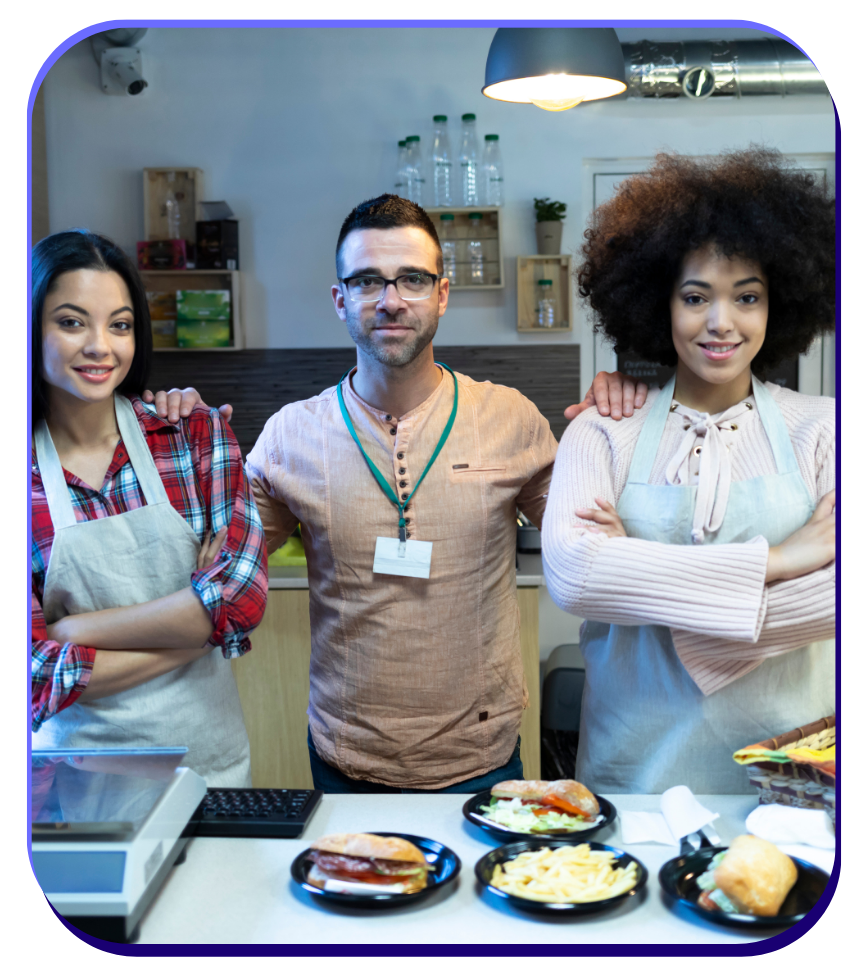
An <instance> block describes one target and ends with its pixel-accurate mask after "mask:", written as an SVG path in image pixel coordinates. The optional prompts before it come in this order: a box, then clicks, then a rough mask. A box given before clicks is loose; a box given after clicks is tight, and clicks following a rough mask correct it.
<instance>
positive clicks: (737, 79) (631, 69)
mask: <svg viewBox="0 0 867 973" xmlns="http://www.w3.org/2000/svg"><path fill="white" fill-rule="evenodd" d="M621 46H622V47H623V56H624V62H625V66H626V83H627V95H628V96H631V97H639V98H679V97H680V96H681V95H683V94H685V91H684V79H685V77H686V75H687V72H688V71H689V70H690V69H691V68H694V67H703V68H706V69H707V70H708V71H709V72H710V73H711V74H712V75H713V90H712V91H711V93H710V97H720V96H729V97H735V98H741V97H744V96H751V95H776V96H778V97H782V96H784V95H827V94H828V89H827V87H826V85H825V82H824V81H823V80H822V76H821V75H820V74H819V72H818V71H817V70H816V68H815V66H814V65H813V63H812V62H811V61H810V60H809V58H807V57H806V56H805V55H804V54H802V53H801V52H800V51H799V50H798V48H796V47H793V46H792V45H791V44H788V43H786V42H785V41H783V40H779V39H771V38H766V39H761V40H747V41H743V40H741V41H685V42H674V43H665V42H661V43H660V42H654V41H649V40H643V41H639V42H638V43H634V44H623V45H621Z"/></svg>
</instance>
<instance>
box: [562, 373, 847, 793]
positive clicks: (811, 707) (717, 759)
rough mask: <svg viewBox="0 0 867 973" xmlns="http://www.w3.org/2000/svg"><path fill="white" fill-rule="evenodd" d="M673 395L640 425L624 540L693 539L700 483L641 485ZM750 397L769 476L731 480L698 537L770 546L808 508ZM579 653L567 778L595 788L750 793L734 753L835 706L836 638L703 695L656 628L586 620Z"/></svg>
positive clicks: (782, 429) (784, 450)
mask: <svg viewBox="0 0 867 973" xmlns="http://www.w3.org/2000/svg"><path fill="white" fill-rule="evenodd" d="M673 395H674V378H672V379H671V380H670V381H669V382H668V383H667V384H666V386H665V387H664V388H663V389H662V391H661V392H660V394H659V396H658V397H657V399H656V401H655V402H654V404H653V407H652V409H651V411H650V414H649V415H648V417H647V420H646V422H645V424H644V427H643V429H642V430H641V435H640V436H639V439H638V443H637V445H636V448H635V454H634V456H633V458H632V464H631V465H630V468H629V478H628V481H627V484H626V487H625V488H624V490H623V494H622V495H621V497H620V502H619V503H618V505H617V513H618V514H619V516H620V518H621V520H622V521H623V526H624V528H625V530H626V534H627V536H629V537H640V538H643V539H644V540H649V541H661V542H663V543H665V544H691V543H692V525H693V524H692V521H693V511H694V508H695V502H696V493H697V489H698V488H697V487H695V486H669V485H660V486H654V485H651V484H650V483H648V480H649V478H650V474H651V470H652V468H653V463H654V460H655V458H656V454H657V451H658V449H659V444H660V441H661V439H662V434H663V430H664V429H665V423H666V421H667V420H668V415H669V412H670V408H671V401H672V398H673ZM753 395H754V397H755V401H756V406H757V409H758V414H759V418H760V419H761V421H762V424H763V425H764V428H765V432H766V433H767V436H768V439H769V440H770V443H771V447H772V449H773V454H774V461H775V464H776V467H777V473H776V474H775V475H772V476H759V477H756V478H754V479H752V480H743V481H740V482H733V483H732V484H731V489H730V493H729V499H728V505H727V507H726V513H725V519H724V520H723V523H722V525H721V527H720V529H719V530H718V531H717V532H716V533H707V534H706V535H705V543H707V544H732V543H744V542H746V541H748V540H750V539H751V538H753V537H757V536H759V535H762V536H764V537H765V538H766V539H767V541H768V543H769V544H770V545H771V546H775V545H777V544H779V543H781V542H782V541H783V540H785V539H786V538H787V537H788V536H789V535H790V534H792V533H793V532H794V531H796V530H798V529H799V528H800V527H803V525H804V524H805V523H806V522H807V521H808V520H809V519H810V517H811V516H812V513H813V509H814V504H813V501H812V500H811V497H810V493H809V491H808V490H807V487H806V484H805V483H804V481H803V479H802V477H801V474H800V471H799V470H798V464H797V460H796V458H795V453H794V450H793V449H792V443H791V440H790V439H789V433H788V430H787V429H786V425H785V422H784V421H783V416H782V414H781V413H780V410H779V409H778V408H777V405H776V403H775V402H774V400H773V398H772V397H771V394H770V393H769V392H768V391H767V389H766V388H765V387H764V386H763V385H762V383H761V382H759V381H758V380H757V379H755V378H754V379H753ZM647 569H648V571H652V570H653V565H652V564H648V565H647ZM581 649H582V652H583V655H584V660H585V665H586V670H587V677H586V683H585V687H584V698H583V701H582V706H581V730H580V736H579V741H578V760H577V767H576V777H577V779H578V780H580V781H582V783H584V784H586V785H587V786H588V787H589V788H590V789H591V790H593V791H594V792H596V793H597V794H598V793H603V794H605V793H612V794H629V793H632V794H659V793H662V791H664V790H666V789H667V788H669V787H672V786H673V785H675V784H686V785H687V786H689V787H690V788H691V789H692V791H693V793H695V794H740V793H750V792H751V787H750V784H749V782H748V778H747V774H746V771H745V770H744V768H743V767H740V766H738V765H737V764H736V763H735V762H734V761H733V760H732V754H733V753H734V751H735V750H737V749H738V748H739V747H743V746H746V745H747V744H750V743H758V742H759V741H760V740H766V739H768V738H769V737H773V736H777V735H778V734H780V733H783V732H785V731H787V730H791V729H794V728H795V727H797V726H803V725H804V724H805V723H810V722H811V721H813V720H816V719H819V718H821V717H823V716H828V715H829V714H830V713H833V712H834V711H835V692H834V690H835V680H834V641H833V640H830V641H826V642H814V643H812V644H810V645H806V646H804V647H803V648H800V649H796V650H794V651H792V652H787V653H785V654H784V655H780V656H775V657H774V658H771V659H766V660H765V661H764V662H762V664H761V665H760V666H758V667H757V668H756V669H753V670H752V671H751V672H749V673H748V674H747V675H746V676H743V677H742V678H740V679H738V680H736V681H735V682H733V683H730V684H729V685H727V686H725V687H724V688H723V689H721V690H719V691H718V692H716V693H713V694H711V695H710V696H705V695H703V694H702V692H701V690H700V689H699V688H698V686H697V685H696V684H695V683H694V682H693V680H692V679H691V677H690V676H689V674H688V673H687V671H686V669H685V668H684V666H683V664H682V663H681V661H680V659H679V658H678V656H677V652H676V651H675V648H674V643H673V642H672V638H671V631H670V630H669V629H668V628H667V627H665V626H663V625H631V626H630V625H605V624H603V623H601V622H586V623H585V626H584V628H583V631H582V636H581Z"/></svg>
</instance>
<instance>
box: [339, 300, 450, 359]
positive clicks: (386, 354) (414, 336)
mask: <svg viewBox="0 0 867 973" xmlns="http://www.w3.org/2000/svg"><path fill="white" fill-rule="evenodd" d="M416 321H417V323H418V324H419V325H420V327H419V329H418V330H416V331H413V332H412V333H411V334H410V335H409V336H407V337H406V338H402V339H394V338H390V339H386V340H385V342H384V343H380V342H377V340H376V339H375V338H374V332H367V331H365V330H364V327H363V326H362V325H361V324H360V322H358V321H357V320H354V319H353V317H352V316H350V315H347V318H346V326H347V329H348V330H349V336H350V337H351V338H352V340H353V341H354V342H355V344H356V345H357V346H358V347H359V348H360V349H361V350H362V351H363V352H364V353H365V354H366V355H367V356H368V357H370V358H372V359H373V360H374V361H377V362H379V363H380V364H381V365H388V366H390V367H392V368H401V367H402V366H404V365H409V363H410V362H413V361H415V360H416V358H418V356H419V355H420V354H421V353H422V352H423V351H424V350H425V348H427V346H428V345H429V344H430V343H431V341H433V337H434V335H435V334H436V331H437V324H438V323H439V314H438V313H437V311H436V310H434V311H433V313H432V314H431V316H430V319H429V320H421V321H419V320H418V319H416ZM376 324H379V325H382V324H401V320H400V317H394V316H392V315H390V314H383V315H380V316H379V317H377V318H376Z"/></svg>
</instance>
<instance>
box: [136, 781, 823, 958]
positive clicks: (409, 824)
mask: <svg viewBox="0 0 867 973" xmlns="http://www.w3.org/2000/svg"><path fill="white" fill-rule="evenodd" d="M466 799H467V795H464V794H395V795H391V794H389V795H380V794H363V795H345V794H326V795H325V796H324V797H323V799H322V803H321V804H320V806H319V808H318V809H317V811H316V813H315V815H314V816H313V818H312V819H311V821H310V823H309V824H308V826H307V831H306V833H305V834H304V836H303V838H301V839H298V840H275V839H264V838H194V839H193V840H192V841H191V842H190V844H189V845H188V848H187V860H186V862H184V863H183V864H182V865H179V866H177V867H176V868H173V869H172V872H171V874H170V875H169V878H168V880H167V881H166V884H165V885H164V886H163V888H162V890H161V891H160V892H159V894H158V895H157V897H156V899H155V900H154V902H153V904H152V906H151V908H150V910H149V911H148V913H147V914H146V915H145V917H144V919H143V921H142V924H141V936H140V939H139V940H138V941H139V942H140V943H209V944H230V943H231V944H248V943H263V944H313V943H328V944H333V943H351V944H382V943H443V944H470V943H473V944H478V943H482V944H515V943H522V944H523V943H526V944H534V943H546V944H556V943H564V944H573V945H574V944H575V943H576V942H578V941H580V943H581V944H586V943H616V944H622V943H642V944H643V943H654V944H665V943H679V944H689V943H699V944H721V945H726V944H728V945H731V944H742V943H747V942H755V941H757V940H761V939H765V938H767V936H766V935H762V936H755V935H749V934H746V933H743V932H740V931H731V930H729V929H727V928H725V927H722V926H715V925H713V924H712V923H710V922H707V921H705V920H703V919H701V918H700V917H698V916H694V915H693V914H692V912H691V911H690V910H688V909H686V908H684V907H682V906H679V905H677V904H672V903H669V902H668V900H667V899H665V898H664V897H663V894H662V890H661V887H660V885H659V879H658V877H657V876H658V872H659V869H660V867H661V866H662V865H663V864H664V863H665V862H666V861H668V860H669V859H670V858H673V857H675V856H676V854H677V849H675V848H673V847H668V846H664V845H659V844H641V845H628V846H627V845H624V844H623V843H622V841H621V837H620V826H619V822H615V823H614V825H612V826H611V827H610V828H608V829H606V830H604V831H601V832H597V833H596V834H595V835H594V836H593V840H596V841H600V842H603V843H605V844H609V845H613V846H614V847H618V848H624V849H625V850H627V851H629V852H630V854H632V855H634V856H635V857H636V858H638V859H639V860H640V861H641V862H643V863H644V865H646V866H647V868H648V870H649V871H650V878H649V880H648V882H647V885H646V886H645V888H644V889H643V890H642V891H641V892H640V893H638V895H637V896H635V897H634V898H632V899H630V900H627V901H626V902H624V903H622V904H620V905H619V906H617V907H615V908H614V909H612V910H610V911H608V912H600V913H597V914H595V915H589V916H585V917H583V918H581V919H564V918H562V917H557V918H550V919H549V918H541V919H540V918H536V917H534V916H532V915H531V914H529V913H522V912H518V911H516V910H514V909H513V908H511V907H509V906H508V905H506V904H505V903H502V902H500V901H499V900H497V899H494V898H493V897H491V896H490V894H489V893H483V892H482V891H481V889H480V887H479V886H478V884H477V882H476V879H475V875H474V873H473V868H474V866H475V863H476V861H478V859H480V858H481V857H482V856H483V855H485V854H487V853H488V852H489V851H490V850H492V849H493V848H496V847H498V845H499V842H497V841H496V840H495V839H494V838H493V837H491V836H489V835H487V834H486V833H485V832H484V831H481V830H480V829H479V828H476V827H474V826H473V825H471V824H469V823H468V822H466V821H465V820H464V818H463V816H462V814H461V807H462V805H463V803H464V801H465V800H466ZM610 799H611V800H612V802H613V803H614V804H615V806H616V807H617V808H618V809H621V810H634V811H640V810H643V811H656V810H659V795H650V796H648V795H622V794H620V795H613V796H611V798H610ZM699 800H700V801H701V802H702V803H703V804H704V805H705V806H706V807H708V808H710V809H711V810H714V811H718V812H719V814H720V817H719V818H718V819H717V820H716V821H715V822H714V826H715V827H716V829H717V831H718V832H719V835H720V837H721V838H722V840H723V842H724V843H726V844H727V843H728V842H729V841H731V839H732V838H733V837H735V836H736V835H738V834H742V833H743V832H744V831H745V828H744V820H745V818H746V816H747V814H749V812H750V811H752V810H753V809H754V808H755V807H756V799H755V797H754V796H752V795H726V796H716V797H715V796H710V797H699ZM347 831H395V832H400V833H405V834H414V835H418V836H420V837H426V838H434V839H436V840H437V841H441V842H442V843H444V844H445V845H447V846H448V847H450V848H451V849H452V850H453V851H454V852H456V853H457V855H458V856H459V857H460V859H461V862H462V868H461V873H460V875H459V876H458V878H457V880H456V881H455V882H454V883H451V884H450V885H448V886H446V887H445V888H443V889H442V890H441V891H440V892H438V893H436V894H435V895H434V896H432V897H430V898H428V899H426V900H424V901H422V902H419V903H418V904H417V905H409V906H406V907H403V908H398V909H392V910H387V911H369V910H362V909H350V908H344V907H341V906H332V905H330V904H324V903H322V902H320V901H316V900H314V898H313V897H312V896H310V895H309V894H308V893H306V892H304V891H303V890H302V889H301V888H299V887H298V886H296V885H295V884H294V883H293V882H292V881H291V879H290V877H289V866H290V864H291V863H292V860H293V859H294V858H295V856H296V855H298V854H299V853H300V852H301V851H302V850H303V849H305V848H306V847H307V846H308V845H309V844H310V842H311V841H312V840H314V839H316V838H319V837H321V836H322V835H325V834H333V833H340V832H347ZM804 857H807V856H806V855H804Z"/></svg>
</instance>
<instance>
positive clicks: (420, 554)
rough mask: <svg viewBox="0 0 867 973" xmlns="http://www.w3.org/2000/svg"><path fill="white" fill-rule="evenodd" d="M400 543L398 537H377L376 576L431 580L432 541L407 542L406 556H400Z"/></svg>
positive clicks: (374, 571) (374, 563) (374, 562)
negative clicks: (398, 576)
mask: <svg viewBox="0 0 867 973" xmlns="http://www.w3.org/2000/svg"><path fill="white" fill-rule="evenodd" d="M400 546H401V545H400V541H399V540H398V539H397V538H396V537H377V538H376V551H375V553H374V555H373V573H374V574H398V575H400V576H401V577H404V578H429V577H430V559H431V554H432V552H433V543H432V542H431V541H412V540H409V541H406V547H405V551H404V556H403V557H401V556H400Z"/></svg>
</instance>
